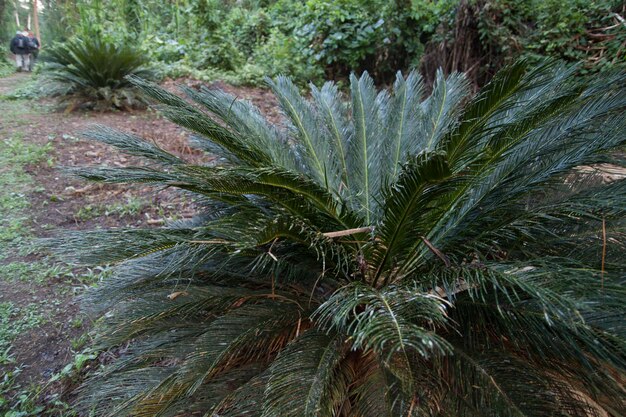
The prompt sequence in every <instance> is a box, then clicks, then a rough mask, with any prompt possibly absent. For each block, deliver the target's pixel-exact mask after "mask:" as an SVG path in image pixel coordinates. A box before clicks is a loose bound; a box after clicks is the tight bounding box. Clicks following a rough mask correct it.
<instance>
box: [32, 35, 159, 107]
mask: <svg viewBox="0 0 626 417" xmlns="http://www.w3.org/2000/svg"><path fill="white" fill-rule="evenodd" d="M42 61H43V62H44V67H43V68H42V85H43V89H44V91H45V92H47V93H49V94H51V95H53V96H63V97H65V98H68V99H73V100H78V101H80V102H83V103H88V104H90V105H92V106H96V107H110V106H113V107H116V108H120V109H122V108H128V107H133V106H138V105H141V104H143V100H142V98H141V96H140V95H138V94H137V90H136V89H135V88H134V87H133V86H132V85H131V84H130V83H129V81H128V80H127V78H126V77H127V76H130V75H137V76H142V77H152V76H153V74H152V72H151V71H150V70H148V69H147V67H146V64H147V60H146V58H145V56H144V55H143V54H141V53H140V52H139V51H138V50H137V49H134V48H133V47H131V46H129V45H121V46H117V45H114V44H112V43H108V42H104V41H100V40H99V39H98V38H97V37H88V38H86V39H85V40H77V39H76V40H72V41H68V42H66V43H63V44H58V45H56V46H54V47H51V48H49V49H47V50H46V51H45V54H42Z"/></svg>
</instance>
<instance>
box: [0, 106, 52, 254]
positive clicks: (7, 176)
mask: <svg viewBox="0 0 626 417" xmlns="http://www.w3.org/2000/svg"><path fill="white" fill-rule="evenodd" d="M5 116H6V115H5ZM51 147H52V145H51V144H50V143H47V144H46V145H43V146H40V145H35V144H30V143H26V142H24V140H23V139H22V137H21V135H14V136H13V137H11V138H8V139H4V140H1V141H0V249H2V253H3V254H5V255H6V253H7V250H8V248H12V249H16V246H19V244H20V242H18V240H20V241H24V239H25V238H28V237H30V236H31V228H30V225H29V218H28V215H27V213H26V210H27V209H28V207H29V203H28V198H27V193H28V192H29V191H31V190H32V189H33V180H32V178H31V176H30V175H28V174H27V173H26V172H25V170H24V168H25V167H26V166H27V165H34V164H40V163H42V162H44V163H47V164H52V160H51V159H50V156H49V154H50V150H51ZM16 244H17V245H16ZM0 256H1V255H0Z"/></svg>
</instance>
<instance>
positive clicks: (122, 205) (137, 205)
mask: <svg viewBox="0 0 626 417" xmlns="http://www.w3.org/2000/svg"><path fill="white" fill-rule="evenodd" d="M147 205H148V203H147V202H146V201H144V200H142V199H139V198H135V197H130V198H128V199H127V200H126V201H123V202H115V203H111V204H87V205H85V206H83V207H81V208H80V209H79V210H78V211H77V212H76V213H75V214H74V219H76V220H77V221H87V220H90V219H95V218H98V217H102V216H106V217H108V216H115V217H118V218H120V219H121V218H123V217H126V216H135V215H137V214H139V213H141V210H142V209H143V208H144V207H146V206H147Z"/></svg>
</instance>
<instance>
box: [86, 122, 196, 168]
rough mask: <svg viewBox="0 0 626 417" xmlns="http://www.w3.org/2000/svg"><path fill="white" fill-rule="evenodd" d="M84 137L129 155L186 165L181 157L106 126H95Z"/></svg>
mask: <svg viewBox="0 0 626 417" xmlns="http://www.w3.org/2000/svg"><path fill="white" fill-rule="evenodd" d="M83 136H84V137H85V138H87V139H92V140H97V141H99V142H102V143H105V144H107V145H112V146H115V147H116V148H118V149H119V150H121V151H122V152H125V153H127V154H129V155H135V156H141V157H143V158H147V159H150V160H153V161H156V162H161V163H165V164H170V165H175V164H182V163H184V161H182V160H181V159H180V158H179V157H177V156H175V155H172V154H171V153H169V152H167V151H165V150H163V149H161V148H160V147H159V146H157V145H156V144H154V143H150V142H148V141H146V140H144V139H142V138H140V137H138V136H135V135H131V134H129V133H125V132H121V131H119V130H116V129H111V128H109V127H106V126H93V127H91V128H90V129H89V131H87V132H85V133H84V134H83Z"/></svg>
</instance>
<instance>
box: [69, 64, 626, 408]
mask: <svg viewBox="0 0 626 417" xmlns="http://www.w3.org/2000/svg"><path fill="white" fill-rule="evenodd" d="M572 73H573V70H572V69H571V68H562V67H557V66H555V65H545V66H542V67H540V68H536V69H532V68H527V66H526V65H525V64H524V63H519V64H516V65H513V66H511V67H510V68H508V69H506V70H505V71H503V72H501V73H499V74H498V75H497V76H496V77H495V79H494V80H493V81H492V82H491V83H490V84H489V85H487V86H486V87H485V88H484V89H483V91H482V92H481V93H480V94H478V95H477V96H476V97H473V98H472V97H470V96H469V94H468V86H467V83H466V81H465V80H464V78H463V76H461V75H451V76H449V77H444V76H443V75H442V74H439V76H438V78H437V82H436V84H435V85H434V87H433V90H432V93H431V94H429V95H425V92H424V85H423V84H422V82H421V79H420V76H419V75H418V74H416V73H411V74H409V75H408V77H406V78H404V77H403V76H402V75H401V74H398V77H397V80H396V82H395V84H394V86H393V90H392V91H380V92H377V90H376V89H375V87H374V85H373V83H372V80H371V78H370V77H369V76H368V75H367V74H365V75H363V76H362V77H360V78H359V77H356V76H352V77H351V80H350V94H349V97H348V100H343V99H342V94H341V93H340V92H339V91H338V89H337V87H336V86H335V85H334V84H332V83H327V84H325V85H324V86H323V87H322V88H315V87H312V88H311V95H310V98H304V97H303V96H302V95H301V94H300V93H299V91H298V89H297V88H296V87H295V86H294V85H293V84H292V83H291V82H290V81H289V80H288V79H286V78H282V77H279V78H278V79H276V80H274V81H271V82H270V83H269V84H270V87H271V89H272V90H273V92H274V93H275V94H276V96H277V98H278V101H279V103H280V107H281V109H282V110H283V112H284V115H285V120H286V123H285V125H284V126H273V125H271V124H270V123H268V122H267V120H266V119H265V118H264V117H263V116H262V115H261V114H260V112H259V111H258V110H257V109H256V108H254V107H253V106H252V105H251V104H250V103H248V102H244V101H239V100H236V99H235V98H234V97H232V96H230V95H228V94H226V93H224V92H221V91H216V90H209V89H201V90H200V91H197V90H193V89H185V93H186V94H187V96H188V97H189V98H190V99H191V101H187V100H184V99H181V98H179V97H178V96H176V95H173V94H171V93H169V92H166V91H164V90H162V89H160V88H159V87H157V86H155V85H152V84H149V83H146V82H143V81H141V80H139V79H135V80H134V82H135V83H136V84H137V85H139V86H141V88H142V89H143V91H144V92H145V93H147V94H148V95H150V96H152V97H153V98H154V99H156V100H157V101H158V102H159V103H160V104H159V106H158V108H159V109H160V111H162V112H163V114H165V115H166V116H167V117H168V118H170V119H171V120H173V121H174V122H176V123H178V124H180V125H181V126H184V127H186V128H188V129H189V130H191V131H193V132H195V133H196V134H197V138H196V139H195V142H196V145H197V146H199V147H201V148H203V149H205V150H206V151H208V152H209V153H211V154H213V155H218V158H217V159H214V158H213V159H211V158H208V159H207V161H211V162H209V163H207V164H205V165H193V164H190V163H187V162H185V161H184V160H182V159H180V158H179V157H177V156H174V155H172V154H170V153H168V152H166V151H164V150H163V149H160V148H158V147H156V146H155V145H154V144H152V143H151V142H147V141H144V140H142V139H140V138H138V137H135V136H132V135H130V134H126V133H122V132H117V131H112V130H110V129H107V128H99V129H96V130H95V131H94V132H93V133H92V134H91V135H90V136H91V137H92V138H94V139H97V140H100V141H102V142H104V143H107V144H111V145H115V146H117V147H119V148H121V149H122V150H124V151H126V152H128V153H130V154H133V155H136V156H141V157H145V158H146V159H147V161H149V163H148V164H146V165H144V166H137V167H129V168H124V169H119V168H108V167H99V168H85V169H82V168H81V169H76V170H74V173H75V174H77V175H79V176H81V177H85V178H88V179H91V180H96V181H104V182H111V183H119V182H124V183H137V182H141V183H153V184H155V185H159V186H165V187H177V188H180V189H182V190H186V191H188V192H191V193H193V194H195V195H197V196H198V199H197V201H198V204H199V206H200V207H201V208H202V209H201V212H200V213H199V214H198V216H197V217H196V218H195V219H193V220H192V221H189V222H179V223H174V224H171V225H169V226H168V227H165V228H160V229H117V230H108V231H93V232H77V233H76V234H71V235H69V236H67V237H65V238H64V239H65V241H64V246H63V247H64V248H65V251H66V252H67V253H69V254H72V253H75V252H76V251H78V250H80V251H81V252H82V257H81V258H80V259H81V260H82V261H83V262H87V263H93V262H105V263H112V264H114V265H115V267H114V271H115V273H114V274H113V276H112V277H111V278H109V279H107V280H106V281H105V282H103V283H102V285H101V286H100V287H99V288H98V289H97V290H95V291H94V292H92V293H91V297H92V300H93V303H91V304H92V305H94V306H99V307H100V311H102V312H106V314H105V315H104V318H103V321H104V323H103V328H102V334H101V335H100V339H99V340H100V346H101V347H103V348H106V347H113V346H124V348H123V349H121V350H119V351H118V352H121V353H120V356H119V358H118V359H117V360H116V361H114V362H113V363H112V364H111V365H108V366H107V367H105V368H104V369H103V370H102V371H101V372H99V373H98V374H97V375H95V376H93V377H92V378H91V380H90V381H88V383H87V384H86V385H85V386H84V387H83V388H82V404H83V405H84V406H85V407H86V408H87V409H92V410H95V414H96V415H111V416H119V415H133V416H174V415H206V416H220V417H223V416H268V417H269V416H277V417H278V416H346V417H347V416H362V417H369V416H372V417H380V416H394V417H395V416H590V415H598V416H607V415H611V416H618V415H623V413H624V411H625V410H626V408H625V404H624V398H626V397H625V392H624V385H623V384H624V369H625V358H624V353H625V350H624V330H625V329H624V323H625V321H624V305H623V302H624V290H623V288H622V287H620V283H621V282H620V280H623V278H624V273H625V271H626V268H625V262H624V257H623V253H624V252H623V250H624V240H623V239H624V211H625V210H626V181H624V180H623V179H619V178H617V179H616V178H615V177H613V178H612V179H605V178H602V176H601V175H600V174H599V173H598V171H597V169H596V168H595V167H597V164H598V163H602V162H610V161H612V163H613V164H616V165H623V162H624V159H623V157H621V156H620V155H623V154H620V153H619V152H616V151H617V150H618V149H619V147H620V146H622V145H623V144H624V142H626V135H625V134H624V132H625V130H624V129H625V128H626V117H624V108H625V107H626V89H625V88H624V87H625V85H624V84H625V80H626V77H624V75H614V76H612V77H607V78H605V79H602V80H598V82H591V83H587V84H581V83H580V82H579V81H575V79H574V78H573V76H572ZM582 166H584V167H585V168H584V169H581V167H582ZM128 342H130V343H128ZM186 413H190V414H186Z"/></svg>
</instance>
